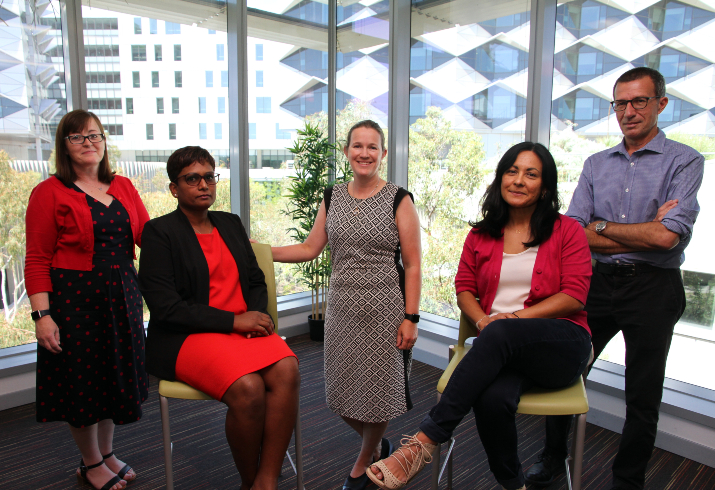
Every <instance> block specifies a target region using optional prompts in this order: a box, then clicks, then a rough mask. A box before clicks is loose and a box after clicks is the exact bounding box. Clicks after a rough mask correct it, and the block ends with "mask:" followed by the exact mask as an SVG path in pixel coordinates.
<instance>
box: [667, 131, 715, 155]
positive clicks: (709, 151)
mask: <svg viewBox="0 0 715 490" xmlns="http://www.w3.org/2000/svg"><path fill="white" fill-rule="evenodd" d="M668 138H670V139H672V140H673V141H678V142H679V143H683V144H684V145H688V146H689V147H691V148H694V149H695V150H697V151H699V152H700V153H702V154H703V156H704V157H705V160H712V159H713V158H715V138H713V137H712V136H704V135H700V134H685V133H668Z"/></svg>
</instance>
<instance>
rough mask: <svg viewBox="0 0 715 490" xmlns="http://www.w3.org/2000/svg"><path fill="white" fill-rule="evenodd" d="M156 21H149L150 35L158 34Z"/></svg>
mask: <svg viewBox="0 0 715 490" xmlns="http://www.w3.org/2000/svg"><path fill="white" fill-rule="evenodd" d="M156 33H157V29H156V19H149V34H156Z"/></svg>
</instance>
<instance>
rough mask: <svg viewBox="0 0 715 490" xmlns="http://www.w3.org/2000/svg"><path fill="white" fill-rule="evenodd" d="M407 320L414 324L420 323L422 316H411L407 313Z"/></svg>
mask: <svg viewBox="0 0 715 490" xmlns="http://www.w3.org/2000/svg"><path fill="white" fill-rule="evenodd" d="M405 320H409V321H411V322H412V323H419V322H420V316H419V315H410V314H409V313H405Z"/></svg>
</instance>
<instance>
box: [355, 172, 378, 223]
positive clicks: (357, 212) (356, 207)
mask: <svg viewBox="0 0 715 490" xmlns="http://www.w3.org/2000/svg"><path fill="white" fill-rule="evenodd" d="M378 185H380V179H377V184H375V187H374V188H373V189H372V191H371V192H370V194H368V196H367V197H366V198H365V199H361V200H360V202H365V201H366V200H367V199H369V198H370V196H372V193H373V192H375V189H377V186H378ZM354 193H355V182H353V194H354ZM348 194H350V192H348ZM352 198H353V202H354V203H355V209H353V214H354V215H355V216H357V215H359V214H360V202H358V200H357V198H356V197H355V196H352Z"/></svg>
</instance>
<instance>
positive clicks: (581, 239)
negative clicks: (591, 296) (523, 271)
mask: <svg viewBox="0 0 715 490" xmlns="http://www.w3.org/2000/svg"><path fill="white" fill-rule="evenodd" d="M503 253H504V238H503V237H502V238H497V239H495V238H492V237H491V236H489V235H488V234H485V233H475V232H474V230H472V231H470V232H469V235H467V240H466V241H465V242H464V249H463V250H462V258H461V259H460V261H459V269H458V270H457V277H455V280H454V283H455V286H456V288H457V294H459V293H461V292H463V291H469V292H471V293H472V294H474V296H475V297H477V298H478V299H479V304H480V305H481V307H482V309H483V310H484V312H485V313H487V314H489V313H490V312H491V309H492V303H493V302H494V297H495V296H496V293H497V287H498V286H499V275H500V274H501V265H502V256H503ZM590 284H591V253H590V251H589V248H588V241H587V240H586V233H585V232H584V231H583V228H582V227H581V225H580V224H579V223H578V222H577V221H576V220H574V219H572V218H569V217H568V216H563V215H559V219H557V220H556V222H555V223H554V231H553V233H552V234H551V237H549V239H548V240H546V241H545V242H543V243H542V244H541V245H540V246H539V251H538V253H537V254H536V262H535V263H534V271H533V273H532V278H531V290H530V291H529V296H528V297H527V299H526V301H525V302H524V308H528V307H529V306H533V305H535V304H538V303H539V302H541V301H543V300H545V299H546V298H549V297H551V296H553V295H554V294H556V293H564V294H568V295H569V296H571V297H573V298H576V299H577V300H579V301H580V302H581V303H583V304H586V297H587V296H588V288H589V285H590ZM563 319H564V320H569V321H571V322H573V323H575V324H577V325H580V326H582V327H583V328H585V329H586V330H588V332H589V333H591V330H590V329H589V328H588V323H586V312H585V311H579V312H578V313H574V314H573V315H570V316H568V317H566V318H563Z"/></svg>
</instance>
